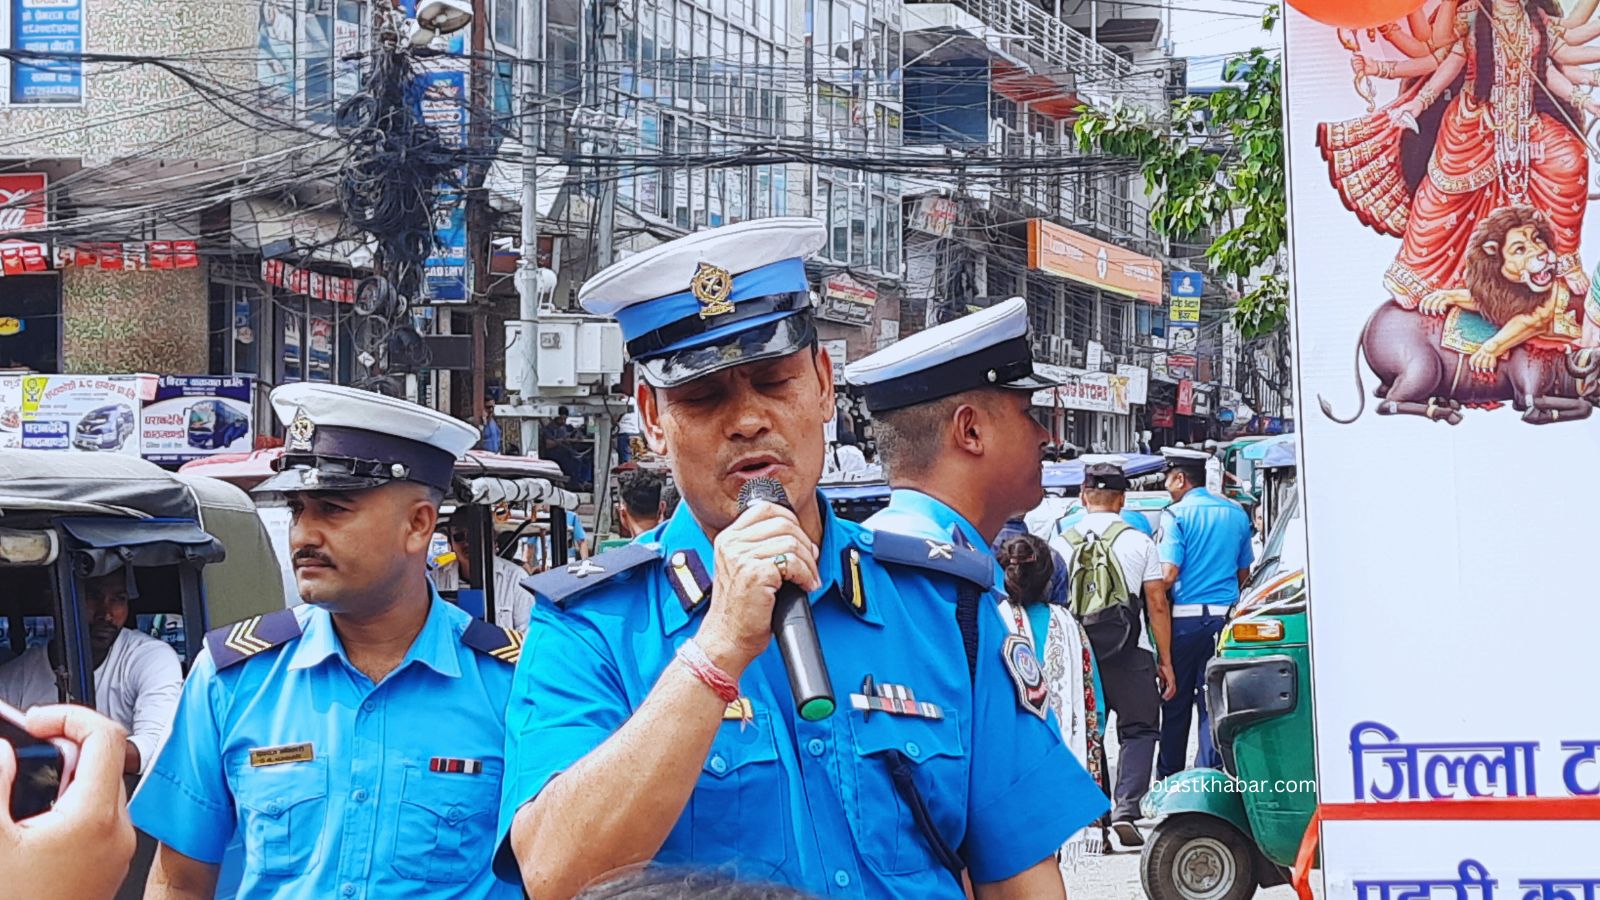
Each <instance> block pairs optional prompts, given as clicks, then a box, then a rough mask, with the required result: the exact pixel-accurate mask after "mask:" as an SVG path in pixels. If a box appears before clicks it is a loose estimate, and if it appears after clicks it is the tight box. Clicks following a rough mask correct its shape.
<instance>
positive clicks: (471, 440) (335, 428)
mask: <svg viewBox="0 0 1600 900" xmlns="http://www.w3.org/2000/svg"><path fill="white" fill-rule="evenodd" d="M272 409H273V412H275V413H277V415H278V420H279V421H281V422H283V423H285V426H286V433H285V435H284V442H283V456H282V457H280V458H279V460H278V462H277V463H276V466H277V469H278V472H277V474H275V475H273V476H272V477H271V478H268V479H267V480H266V481H263V482H262V483H261V484H259V485H257V486H256V488H255V491H256V492H257V493H268V492H305V491H359V490H365V489H367V488H374V487H378V486H380V485H385V484H389V483H391V482H395V481H411V482H416V483H417V484H425V485H427V486H429V487H433V488H438V489H439V490H441V491H444V490H449V488H450V477H451V474H452V472H453V471H454V469H455V464H456V460H457V459H460V458H461V455H462V454H464V453H466V452H467V450H468V449H469V448H471V447H472V445H474V444H476V443H477V442H478V429H476V428H473V427H472V426H471V425H468V424H467V423H465V422H463V421H461V420H460V419H455V418H452V417H450V416H447V415H445V414H444V413H441V412H436V411H434V410H431V409H428V408H426V407H423V406H418V405H417V404H415V403H411V402H409V401H406V400H400V399H398V398H395V397H386V396H384V395H382V394H375V393H373V392H371V391H363V390H358V389H356V388H348V387H340V386H338V385H332V384H286V385H284V386H282V387H280V388H277V389H275V390H274V391H273V392H272Z"/></svg>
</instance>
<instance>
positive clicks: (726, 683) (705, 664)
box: [677, 638, 739, 704]
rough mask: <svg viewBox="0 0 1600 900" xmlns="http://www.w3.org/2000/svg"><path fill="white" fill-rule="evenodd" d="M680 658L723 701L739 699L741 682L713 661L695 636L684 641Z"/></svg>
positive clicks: (680, 648) (679, 651)
mask: <svg viewBox="0 0 1600 900" xmlns="http://www.w3.org/2000/svg"><path fill="white" fill-rule="evenodd" d="M677 656H678V659H679V660H680V661H681V662H682V663H683V664H684V665H685V666H687V667H688V668H689V671H690V672H693V673H694V677H696V678H698V679H700V681H701V682H702V683H703V684H705V686H706V687H708V688H711V690H712V691H713V692H715V693H716V695H717V697H718V699H720V700H721V701H722V702H723V703H730V704H731V703H736V702H738V700H739V683H738V682H736V681H734V680H733V677H732V676H730V675H729V674H728V673H727V672H724V671H723V670H722V668H721V667H720V666H718V665H717V664H716V663H714V662H712V661H711V657H709V656H707V655H706V651H705V649H704V648H702V647H701V646H700V643H699V642H698V641H696V640H695V639H694V638H690V639H688V640H687V641H684V642H683V645H682V646H680V647H679V648H678V653H677Z"/></svg>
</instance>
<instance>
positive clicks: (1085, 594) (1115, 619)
mask: <svg viewBox="0 0 1600 900" xmlns="http://www.w3.org/2000/svg"><path fill="white" fill-rule="evenodd" d="M1127 491H1128V476H1127V475H1126V474H1125V473H1124V472H1123V470H1122V464H1121V461H1120V459H1118V458H1116V457H1085V466H1084V475H1083V487H1082V489H1081V492H1080V499H1082V501H1083V504H1084V506H1085V507H1086V508H1087V509H1088V514H1087V515H1085V516H1084V517H1083V518H1082V519H1080V520H1078V521H1077V522H1076V523H1074V524H1073V525H1072V526H1071V527H1070V528H1068V529H1067V530H1066V531H1065V532H1064V533H1061V534H1059V535H1057V536H1056V537H1055V538H1054V539H1053V540H1052V541H1051V542H1050V543H1051V547H1052V548H1053V549H1055V550H1056V551H1057V552H1058V553H1060V554H1061V556H1062V558H1064V559H1065V560H1067V571H1068V573H1069V577H1068V581H1067V608H1068V609H1069V610H1070V611H1071V612H1072V614H1073V615H1074V616H1076V617H1077V619H1078V621H1079V623H1081V624H1082V625H1083V630H1084V632H1085V633H1087V634H1088V636H1089V644H1090V646H1091V647H1092V648H1093V649H1094V654H1095V658H1096V660H1098V662H1099V665H1100V681H1101V683H1102V685H1103V686H1104V689H1105V694H1106V706H1107V707H1109V708H1110V710H1111V711H1112V712H1114V713H1116V715H1117V746H1118V754H1117V772H1116V782H1115V788H1114V790H1113V791H1112V798H1113V802H1114V806H1113V807H1112V810H1111V829H1112V831H1114V832H1115V833H1116V835H1117V839H1118V840H1119V841H1121V842H1122V845H1123V846H1124V847H1138V846H1141V845H1143V844H1144V835H1143V834H1141V833H1140V831H1139V826H1138V825H1137V824H1135V820H1136V819H1138V818H1139V804H1140V801H1142V800H1143V799H1144V796H1145V794H1146V793H1148V792H1149V790H1150V772H1151V768H1152V767H1153V766H1154V765H1155V754H1156V744H1157V741H1158V740H1159V738H1160V736H1161V730H1160V721H1161V702H1162V700H1163V699H1166V698H1171V697H1172V696H1173V694H1174V691H1175V685H1176V682H1177V679H1176V677H1175V676H1174V674H1173V669H1172V608H1171V606H1170V605H1168V603H1167V586H1166V581H1165V579H1164V578H1163V577H1162V570H1161V559H1160V555H1159V553H1158V552H1157V550H1156V544H1155V541H1153V540H1151V539H1150V537H1149V536H1148V535H1145V534H1144V533H1142V532H1140V531H1138V530H1136V529H1134V528H1133V527H1132V526H1130V525H1129V524H1128V523H1127V522H1126V521H1124V520H1123V518H1122V505H1123V502H1124V501H1125V500H1126V499H1127ZM1141 612H1143V613H1144V616H1141ZM1145 618H1147V619H1148V628H1147V627H1146V622H1145V621H1144V619H1145ZM1152 638H1153V644H1154V650H1155V653H1154V654H1152V652H1151V651H1152Z"/></svg>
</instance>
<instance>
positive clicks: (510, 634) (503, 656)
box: [461, 619, 522, 666]
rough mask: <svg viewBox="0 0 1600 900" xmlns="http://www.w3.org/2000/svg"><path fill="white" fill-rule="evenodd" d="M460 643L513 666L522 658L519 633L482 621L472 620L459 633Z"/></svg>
mask: <svg viewBox="0 0 1600 900" xmlns="http://www.w3.org/2000/svg"><path fill="white" fill-rule="evenodd" d="M461 643H463V644H466V645H467V646H468V647H471V648H472V649H474V650H476V651H478V652H479V653H483V654H486V655H488V656H492V657H494V658H495V659H498V660H500V661H501V662H503V663H509V664H510V665H513V666H514V665H516V664H517V660H519V659H521V658H522V633H521V632H519V631H516V630H514V629H511V628H503V627H501V626H499V625H490V624H489V623H488V622H485V621H484V620H482V619H473V620H472V623H471V624H469V625H468V626H467V630H466V631H463V632H462V633H461Z"/></svg>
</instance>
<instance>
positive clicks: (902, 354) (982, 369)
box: [844, 297, 1057, 413]
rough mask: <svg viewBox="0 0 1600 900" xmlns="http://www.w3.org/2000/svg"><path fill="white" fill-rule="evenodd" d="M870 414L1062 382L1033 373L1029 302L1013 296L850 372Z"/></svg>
mask: <svg viewBox="0 0 1600 900" xmlns="http://www.w3.org/2000/svg"><path fill="white" fill-rule="evenodd" d="M844 377H845V380H846V381H849V382H850V383H851V384H854V385H858V386H860V387H861V388H862V394H863V399H865V400H866V404H867V411H868V412H872V413H880V412H888V411H889V410H894V409H900V408H902V407H906V406H915V405H917V404H919V403H930V402H932V401H934V400H941V399H943V398H945V397H949V396H952V395H955V394H959V393H961V392H963V391H970V390H974V389H976V388H981V387H998V388H1007V389H1009V390H1017V391H1037V390H1043V389H1045V388H1051V387H1055V386H1056V384H1057V382H1054V381H1051V380H1049V379H1047V378H1043V377H1041V376H1040V375H1039V374H1038V373H1036V372H1034V370H1033V345H1032V344H1031V343H1029V341H1028V303H1027V301H1026V300H1023V299H1022V298H1021V297H1013V298H1011V299H1010V300H1007V301H1005V302H1004V303H998V304H996V305H994V306H991V307H989V308H988V309H985V310H980V311H978V312H975V313H972V314H971V315H966V316H962V317H961V318H959V319H955V320H953V321H950V322H946V323H944V324H943V325H937V326H935V327H933V328H929V329H927V330H925V331H919V332H917V333H916V334H913V335H912V336H910V337H908V338H906V339H905V340H902V341H896V342H895V343H893V344H890V345H889V346H888V347H885V348H884V349H882V350H879V351H878V352H877V353H874V354H872V355H871V356H868V357H866V358H864V359H861V360H859V361H857V362H853V363H851V364H850V365H848V366H846V367H845V370H844Z"/></svg>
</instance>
